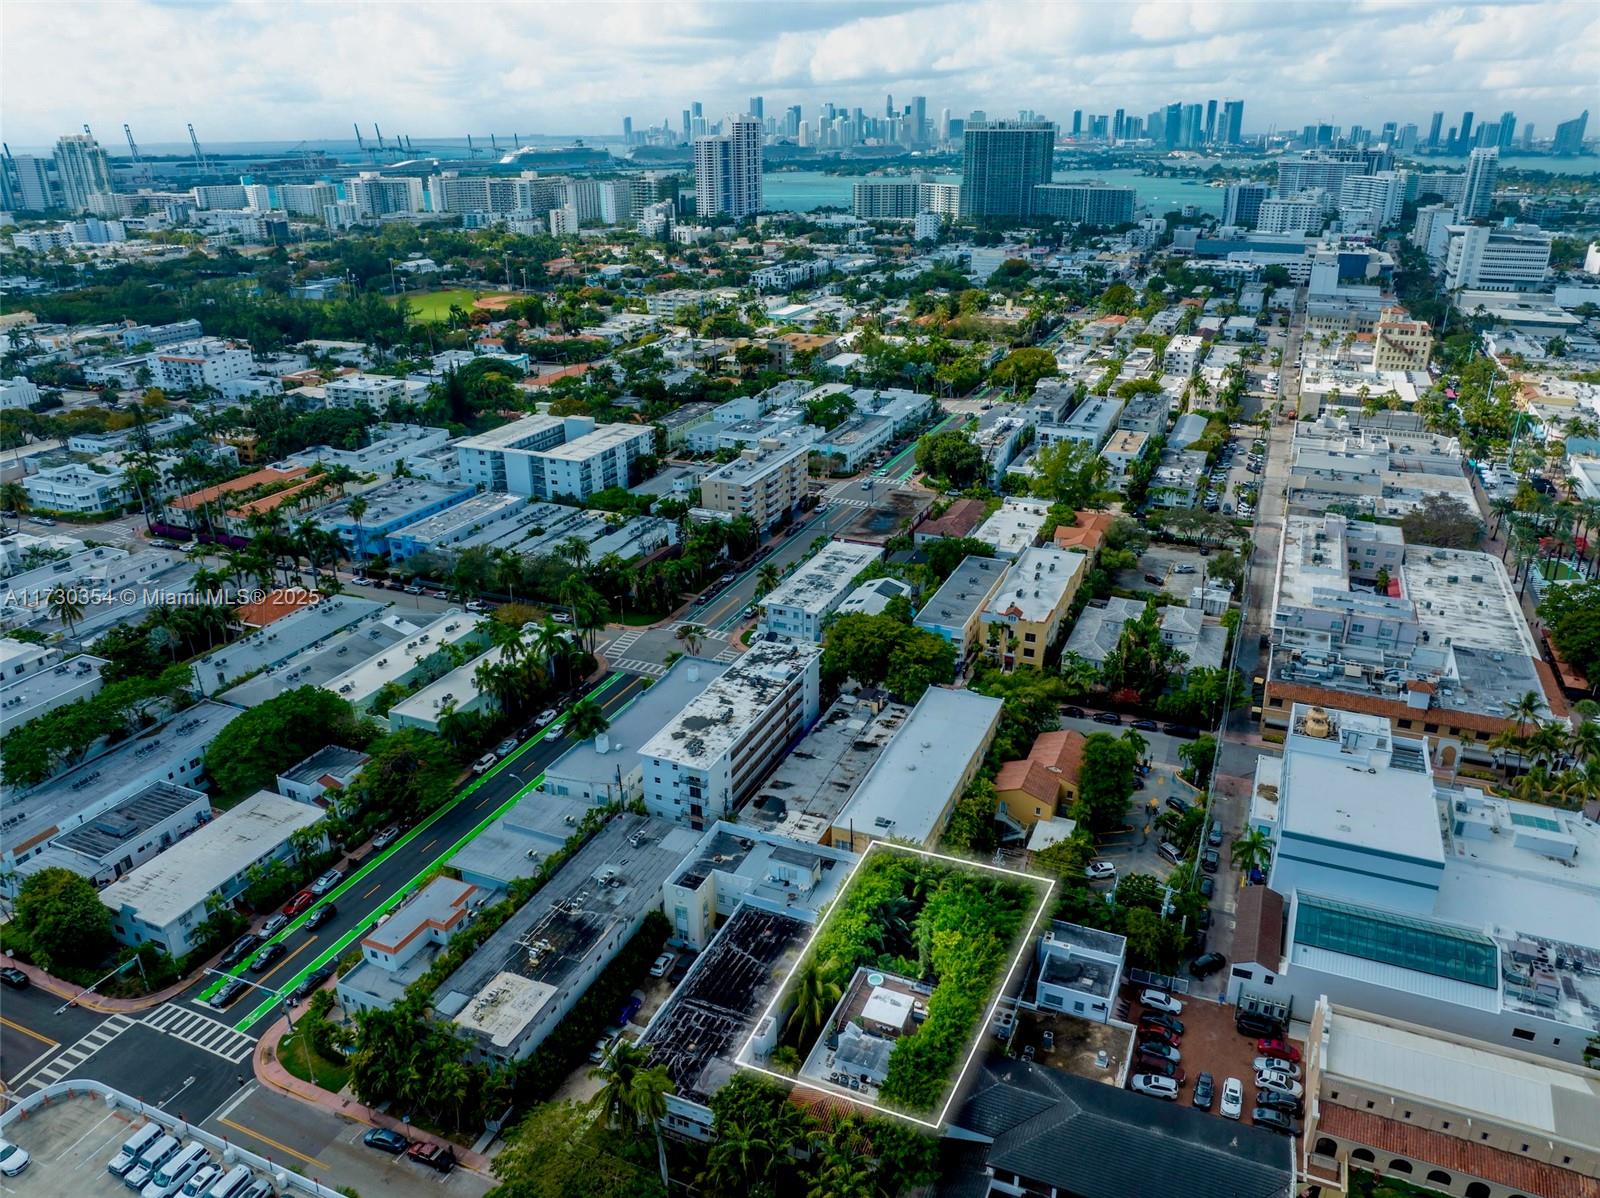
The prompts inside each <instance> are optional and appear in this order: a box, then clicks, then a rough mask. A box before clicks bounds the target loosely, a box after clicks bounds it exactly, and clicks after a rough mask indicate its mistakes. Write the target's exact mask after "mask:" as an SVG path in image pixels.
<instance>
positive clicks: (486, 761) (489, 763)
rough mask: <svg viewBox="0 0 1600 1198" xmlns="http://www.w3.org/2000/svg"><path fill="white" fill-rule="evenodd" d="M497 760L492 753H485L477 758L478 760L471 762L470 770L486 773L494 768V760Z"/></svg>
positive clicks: (476, 772)
mask: <svg viewBox="0 0 1600 1198" xmlns="http://www.w3.org/2000/svg"><path fill="white" fill-rule="evenodd" d="M499 760H500V759H499V758H498V757H496V756H495V755H494V754H493V753H485V754H484V755H483V756H482V757H480V758H478V760H476V761H474V762H473V763H472V772H473V773H474V774H487V773H488V772H489V771H490V770H492V769H494V766H495V762H497V761H499Z"/></svg>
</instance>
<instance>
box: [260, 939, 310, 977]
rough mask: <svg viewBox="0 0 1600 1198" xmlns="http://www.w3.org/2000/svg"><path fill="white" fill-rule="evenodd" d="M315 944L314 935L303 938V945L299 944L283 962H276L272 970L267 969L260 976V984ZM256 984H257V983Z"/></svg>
mask: <svg viewBox="0 0 1600 1198" xmlns="http://www.w3.org/2000/svg"><path fill="white" fill-rule="evenodd" d="M316 942H317V937H316V936H315V935H314V934H313V935H310V936H307V937H306V938H305V940H304V942H303V943H302V944H301V945H300V947H299V948H297V949H295V950H294V951H293V952H291V953H290V954H289V955H288V956H287V957H285V958H284V959H283V960H281V961H279V962H278V963H277V964H276V965H274V966H273V967H272V968H271V969H269V970H267V972H266V973H264V974H262V975H261V981H262V982H265V981H266V980H267V979H268V978H270V977H271V976H272V975H273V974H275V973H277V972H278V970H280V969H282V968H283V967H284V966H285V965H287V964H288V963H289V962H290V961H293V960H294V959H295V958H296V957H298V956H299V955H300V954H301V953H303V952H305V951H306V949H308V948H310V947H311V946H312V945H313V944H315V943H316ZM258 984H259V983H258Z"/></svg>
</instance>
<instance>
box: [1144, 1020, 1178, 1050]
mask: <svg viewBox="0 0 1600 1198" xmlns="http://www.w3.org/2000/svg"><path fill="white" fill-rule="evenodd" d="M1139 1039H1140V1040H1159V1041H1160V1042H1161V1043H1162V1044H1170V1045H1172V1047H1174V1048H1178V1047H1180V1046H1181V1045H1182V1044H1183V1037H1182V1036H1180V1035H1178V1033H1177V1032H1175V1031H1173V1030H1172V1029H1171V1028H1169V1027H1161V1026H1160V1025H1159V1024H1154V1023H1141V1024H1140V1025H1139Z"/></svg>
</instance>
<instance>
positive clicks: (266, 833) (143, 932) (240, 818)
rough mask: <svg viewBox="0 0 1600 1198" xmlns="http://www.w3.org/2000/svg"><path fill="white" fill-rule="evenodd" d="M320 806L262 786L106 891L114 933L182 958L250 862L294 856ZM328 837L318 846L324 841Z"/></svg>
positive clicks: (235, 890)
mask: <svg viewBox="0 0 1600 1198" xmlns="http://www.w3.org/2000/svg"><path fill="white" fill-rule="evenodd" d="M321 819H322V812H320V811H318V810H317V809H316V808H315V807H308V806H306V804H304V803H297V802H295V801H294V800H293V799H286V798H284V797H283V796H282V795H275V794H273V793H271V792H270V791H260V792H258V793H256V794H254V795H252V796H251V797H250V798H248V799H246V800H245V801H244V802H242V803H240V804H239V805H238V806H237V807H233V808H230V809H229V810H227V811H224V812H222V814H220V815H218V816H217V817H216V819H214V820H212V821H211V822H210V823H208V824H206V825H205V826H204V827H202V828H201V829H199V830H198V831H197V832H194V833H193V834H192V835H190V836H189V837H187V838H186V839H184V840H180V841H179V842H178V843H177V844H175V845H173V846H172V847H171V848H169V849H168V850H167V851H166V852H164V853H162V854H160V855H159V856H157V857H155V858H154V859H153V860H150V861H147V862H146V863H145V864H143V865H141V866H139V867H137V868H136V869H134V870H133V871H132V872H130V873H128V874H126V875H124V876H123V877H121V878H119V879H117V880H116V881H115V882H113V883H111V885H109V886H107V887H106V888H105V889H104V890H102V891H101V892H100V901H101V902H103V903H104V904H105V905H106V906H107V907H109V908H110V909H111V913H112V923H111V930H112V934H113V935H115V936H116V938H117V940H118V941H120V942H121V943H123V944H132V945H139V944H147V943H149V944H155V945H157V946H158V947H159V948H162V949H164V950H165V951H166V952H168V953H170V954H172V955H173V956H174V957H181V956H183V954H185V953H186V952H188V951H189V950H190V949H191V948H193V947H194V945H195V941H196V938H197V935H198V933H199V931H200V927H201V925H202V924H203V923H204V922H205V920H206V918H207V916H209V915H210V913H211V904H213V903H215V902H221V903H222V904H224V905H226V904H229V903H231V902H233V901H234V900H235V899H236V898H238V896H239V895H240V894H241V893H242V892H243V891H244V890H245V888H246V887H248V886H249V885H250V868H251V867H252V866H257V865H266V864H268V863H269V862H272V861H278V860H289V859H292V858H293V857H294V856H295V853H296V850H295V847H294V841H295V834H296V833H297V832H300V831H302V830H304V829H307V828H310V827H311V826H312V825H313V824H315V823H317V822H318V821H319V820H321ZM326 843H327V840H326V837H325V836H324V837H323V838H322V839H321V842H320V845H319V847H321V846H325V845H326Z"/></svg>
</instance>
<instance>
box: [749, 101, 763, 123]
mask: <svg viewBox="0 0 1600 1198" xmlns="http://www.w3.org/2000/svg"><path fill="white" fill-rule="evenodd" d="M750 115H751V116H753V117H755V118H756V120H758V121H764V120H766V119H767V102H766V100H765V99H763V98H762V97H761V96H751V97H750Z"/></svg>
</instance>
